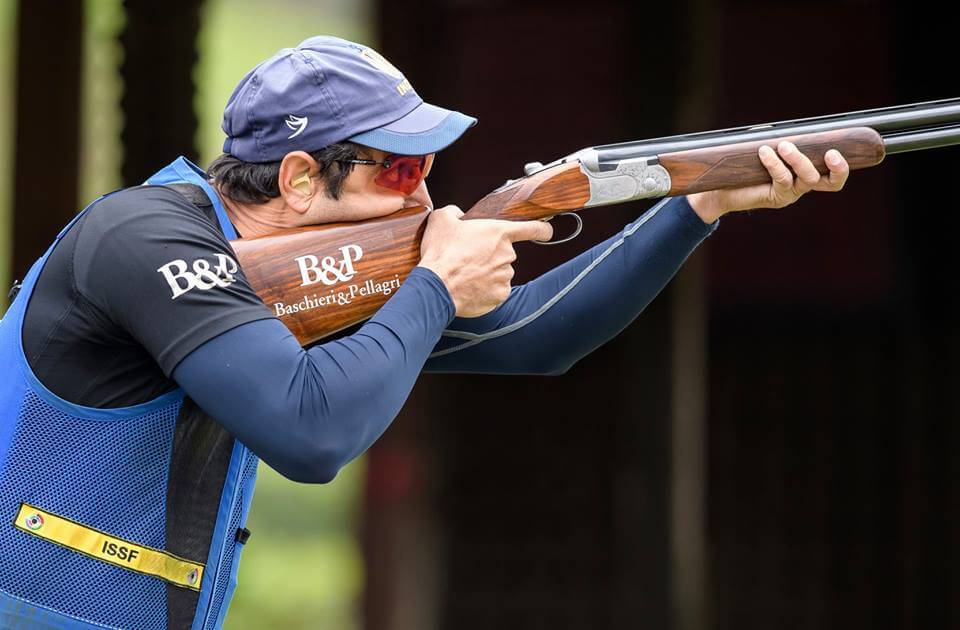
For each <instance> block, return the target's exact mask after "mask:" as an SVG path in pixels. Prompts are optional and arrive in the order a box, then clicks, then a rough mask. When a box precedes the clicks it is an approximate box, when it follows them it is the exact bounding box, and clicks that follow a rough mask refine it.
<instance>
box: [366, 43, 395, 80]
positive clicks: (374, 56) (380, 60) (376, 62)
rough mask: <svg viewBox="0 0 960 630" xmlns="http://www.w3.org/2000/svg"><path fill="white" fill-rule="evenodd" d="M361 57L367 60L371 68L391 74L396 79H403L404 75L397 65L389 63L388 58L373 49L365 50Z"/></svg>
mask: <svg viewBox="0 0 960 630" xmlns="http://www.w3.org/2000/svg"><path fill="white" fill-rule="evenodd" d="M360 56H361V57H363V58H364V59H366V60H367V63H369V64H370V65H371V66H373V67H374V68H376V69H377V70H379V71H380V72H385V73H387V74H389V75H390V76H391V77H393V78H394V79H402V78H403V73H402V72H400V71H399V70H398V69H397V67H396V66H395V65H393V64H392V63H390V62H389V61H387V58H386V57H384V56H383V55H381V54H380V53H378V52H377V51H375V50H374V49H373V48H364V49H363V50H361V51H360Z"/></svg>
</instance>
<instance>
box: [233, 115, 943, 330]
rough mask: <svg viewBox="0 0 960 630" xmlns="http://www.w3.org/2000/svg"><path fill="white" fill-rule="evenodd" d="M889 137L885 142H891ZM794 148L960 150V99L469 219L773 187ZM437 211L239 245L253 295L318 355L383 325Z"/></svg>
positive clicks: (565, 191)
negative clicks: (324, 343)
mask: <svg viewBox="0 0 960 630" xmlns="http://www.w3.org/2000/svg"><path fill="white" fill-rule="evenodd" d="M880 132H882V133H880ZM782 140H789V141H791V142H793V143H794V144H795V145H796V146H797V147H798V149H799V150H800V151H801V152H803V153H804V154H805V155H806V156H807V157H809V158H810V159H811V161H812V162H813V164H814V165H815V166H816V168H817V170H818V171H820V173H821V174H827V173H828V172H829V170H828V169H827V167H826V164H824V161H823V157H824V154H825V153H826V152H827V151H828V150H829V149H837V150H839V151H840V152H841V153H842V154H843V155H844V157H845V158H846V160H847V162H848V163H849V165H850V168H851V169H861V168H866V167H869V166H874V165H876V164H879V163H880V162H881V161H882V160H883V159H884V156H885V155H887V154H891V153H900V152H906V151H915V150H918V149H927V148H935V147H942V146H950V145H955V144H960V99H947V100H943V101H932V102H929V103H918V104H910V105H902V106H897V107H890V108H881V109H875V110H864V111H861V112H854V113H850V114H838V115H832V116H826V117H820V118H807V119H798V120H793V121H785V122H779V123H771V124H766V125H760V126H753V127H741V128H731V129H724V130H720V131H711V132H701V133H695V134H688V135H682V136H671V137H666V138H657V139H653V140H643V141H638V142H627V143H621V144H614V145H605V146H598V147H591V148H589V149H584V150H583V151H580V152H578V153H575V154H573V155H571V156H568V157H567V158H564V159H562V160H558V161H556V162H554V163H551V164H548V165H546V166H543V165H540V164H532V165H529V166H530V167H531V169H530V171H529V172H528V174H527V175H526V176H524V177H522V178H520V179H517V180H514V181H510V182H507V183H506V184H505V185H503V186H501V187H500V188H498V189H496V190H494V191H493V192H491V193H490V194H488V195H487V196H486V197H484V198H483V199H481V200H480V201H479V202H477V203H476V204H475V205H474V206H473V207H472V208H471V209H470V210H468V211H467V213H466V215H465V218H468V219H475V218H481V219H482V218H488V219H511V220H531V219H549V218H550V217H552V216H555V215H557V214H560V213H563V212H570V211H573V210H578V209H581V208H584V207H593V206H597V205H605V204H612V203H621V202H625V201H630V200H633V199H642V198H651V197H663V196H673V195H685V194H689V193H695V192H701V191H705V190H716V189H720V188H738V187H741V186H750V185H754V184H762V183H765V182H769V181H770V177H769V174H768V173H767V170H766V168H764V166H763V164H762V163H761V162H760V158H759V156H758V155H757V151H758V149H759V148H760V146H761V145H764V144H766V145H768V146H770V147H776V146H777V144H778V143H779V142H780V141H782ZM428 214H429V211H428V210H427V209H425V208H407V209H404V210H401V211H399V212H396V213H394V214H391V215H389V216H386V217H381V218H378V219H372V220H368V221H362V222H356V223H337V224H328V225H321V226H315V227H308V228H297V229H291V230H284V231H280V232H276V233H274V234H270V235H268V236H263V237H259V238H254V239H240V240H237V241H233V243H232V245H233V248H234V251H235V252H236V253H237V257H238V260H239V263H240V265H241V267H242V268H243V271H244V273H245V274H246V277H247V279H248V280H249V282H250V284H251V285H252V286H253V289H254V290H255V291H256V292H257V293H258V294H259V295H260V297H261V298H262V299H263V301H264V302H265V303H266V305H267V306H268V307H270V308H271V309H272V310H273V311H274V313H275V314H276V315H277V317H279V318H280V320H281V321H282V322H284V324H286V325H287V326H288V327H289V328H290V330H291V331H293V333H294V334H295V335H296V337H297V339H298V340H299V341H300V343H302V344H304V345H306V344H310V343H313V342H315V341H317V340H319V339H322V338H324V337H326V336H328V335H330V334H332V333H335V332H337V331H340V330H343V329H344V328H347V327H349V326H352V325H353V324H356V323H358V322H362V321H364V320H365V319H368V318H369V317H371V316H372V315H373V314H374V313H375V312H376V311H377V309H379V308H380V307H381V306H382V305H383V304H384V302H386V301H387V300H388V299H389V298H390V296H391V295H392V294H393V292H394V291H396V290H397V289H398V288H399V287H400V285H401V283H402V282H403V281H404V280H405V279H406V277H407V275H409V273H410V271H411V269H413V267H414V266H416V265H417V263H418V262H419V261H420V240H421V238H422V236H423V230H424V228H425V227H426V221H427V216H428Z"/></svg>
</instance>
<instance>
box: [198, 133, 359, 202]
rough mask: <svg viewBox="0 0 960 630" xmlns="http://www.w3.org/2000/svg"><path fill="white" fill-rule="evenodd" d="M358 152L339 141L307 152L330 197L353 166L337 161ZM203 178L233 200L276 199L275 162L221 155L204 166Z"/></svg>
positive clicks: (356, 147)
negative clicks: (318, 169) (205, 169)
mask: <svg viewBox="0 0 960 630" xmlns="http://www.w3.org/2000/svg"><path fill="white" fill-rule="evenodd" d="M359 151H360V146H359V145H357V144H354V143H353V142H339V143H337V144H331V145H330V146H328V147H324V148H323V149H320V150H319V151H314V152H311V153H310V155H311V156H313V159H315V160H316V161H317V162H318V163H319V164H320V173H319V175H320V177H322V178H323V181H324V184H325V185H326V189H327V194H328V195H330V196H331V197H332V198H334V199H339V198H340V193H341V192H342V191H343V182H344V181H345V180H346V179H347V175H349V174H350V172H351V171H352V170H353V166H354V165H353V164H343V163H342V162H339V161H338V160H355V159H357V155H358V154H359ZM207 176H209V177H210V178H211V179H213V180H215V181H216V182H217V183H218V184H220V191H221V192H222V193H223V194H225V195H226V196H228V197H230V198H231V199H233V200H234V201H239V202H242V203H264V202H266V201H269V200H270V199H273V198H275V197H279V196H280V184H279V181H278V180H279V178H280V162H279V161H277V162H265V163H255V162H244V161H242V160H239V159H237V158H235V157H233V156H232V155H230V154H229V153H224V154H223V155H221V156H220V157H218V158H217V159H215V160H214V161H213V162H211V163H210V166H209V167H207Z"/></svg>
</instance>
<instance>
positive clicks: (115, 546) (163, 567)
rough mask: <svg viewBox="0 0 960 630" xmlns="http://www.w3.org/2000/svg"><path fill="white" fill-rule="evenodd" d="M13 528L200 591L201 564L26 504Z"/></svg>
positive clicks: (23, 504) (98, 558)
mask: <svg viewBox="0 0 960 630" xmlns="http://www.w3.org/2000/svg"><path fill="white" fill-rule="evenodd" d="M13 525H14V527H16V528H17V529H21V530H23V531H25V532H27V533H28V534H33V535H34V536H37V537H39V538H43V539H44V540H49V541H51V542H55V543H57V544H59V545H63V546H64V547H66V548H67V549H72V550H74V551H78V552H80V553H82V554H84V555H87V556H90V557H92V558H96V559H97V560H103V561H104V562H109V563H110V564H112V565H114V566H118V567H122V568H124V569H129V570H131V571H136V572H137V573H144V574H146V575H152V576H154V577H158V578H160V579H162V580H166V581H167V582H170V583H171V584H174V585H176V586H182V587H184V588H189V589H192V590H194V591H199V590H200V580H201V579H203V565H202V564H196V563H194V562H188V561H187V560H183V559H181V558H178V557H176V556H174V555H173V554H169V553H167V552H166V551H159V550H157V549H153V548H151V547H144V546H142V545H137V544H135V543H132V542H130V541H128V540H123V539H122V538H116V537H114V536H110V535H109V534H105V533H103V532H101V531H98V530H96V529H93V528H91V527H87V526H85V525H80V524H79V523H75V522H74V521H71V520H70V519H67V518H64V517H62V516H57V515H56V514H52V513H50V512H46V511H44V510H41V509H39V508H36V507H34V506H32V505H28V504H26V503H21V504H20V512H19V513H18V514H17V519H16V520H15V521H14V522H13Z"/></svg>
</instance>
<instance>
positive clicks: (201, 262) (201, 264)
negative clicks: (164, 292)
mask: <svg viewBox="0 0 960 630" xmlns="http://www.w3.org/2000/svg"><path fill="white" fill-rule="evenodd" d="M238 268H239V267H238V266H237V261H235V260H234V259H233V258H231V257H230V256H227V255H226V254H214V261H213V262H210V261H209V260H208V259H206V258H198V259H196V260H194V261H193V263H192V264H189V265H188V264H187V261H185V260H182V259H180V258H177V259H175V260H171V261H170V262H168V263H167V264H165V265H162V266H161V267H160V268H159V269H157V271H158V272H160V274H161V275H162V276H163V278H164V280H166V281H167V284H169V285H170V290H171V291H172V292H173V295H172V297H171V298H170V299H171V300H175V299H177V298H178V297H180V296H181V295H183V294H184V293H187V292H188V291H192V290H193V289H197V290H199V291H209V290H210V289H215V288H218V287H219V288H221V289H223V288H226V287H228V286H230V285H231V284H233V283H234V282H236V281H237V279H236V277H235V276H234V275H233V274H235V273H236V272H237V269H238Z"/></svg>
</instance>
